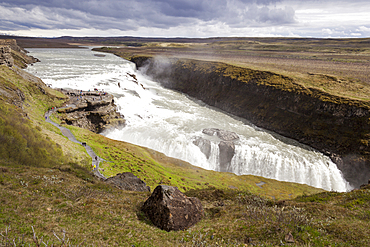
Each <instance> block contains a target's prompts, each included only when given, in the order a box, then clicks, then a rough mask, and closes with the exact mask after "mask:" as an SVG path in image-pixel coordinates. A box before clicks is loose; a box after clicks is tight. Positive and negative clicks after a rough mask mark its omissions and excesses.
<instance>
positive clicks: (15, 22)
mask: <svg viewBox="0 0 370 247" xmlns="http://www.w3.org/2000/svg"><path fill="white" fill-rule="evenodd" d="M0 33H1V34H10V35H23V36H35V37H58V36H142V37H220V36H238V37H260V36H263V37H273V36H294V37H320V38H327V37H354V38H362V37H370V1H369V0H281V1H280V0H6V1H2V0H0Z"/></svg>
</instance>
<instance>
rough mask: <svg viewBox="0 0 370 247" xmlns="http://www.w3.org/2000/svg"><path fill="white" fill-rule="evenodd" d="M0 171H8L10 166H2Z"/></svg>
mask: <svg viewBox="0 0 370 247" xmlns="http://www.w3.org/2000/svg"><path fill="white" fill-rule="evenodd" d="M0 172H4V173H5V172H8V168H6V167H0Z"/></svg>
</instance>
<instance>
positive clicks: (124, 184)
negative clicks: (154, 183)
mask: <svg viewBox="0 0 370 247" xmlns="http://www.w3.org/2000/svg"><path fill="white" fill-rule="evenodd" d="M106 182H107V183H110V184H113V185H115V186H116V187H118V188H120V189H122V190H130V191H150V187H149V186H147V185H146V183H145V182H144V181H142V180H141V179H140V178H138V177H136V176H135V175H134V174H132V173H131V172H123V173H118V174H117V175H116V176H114V177H110V178H107V180H106Z"/></svg>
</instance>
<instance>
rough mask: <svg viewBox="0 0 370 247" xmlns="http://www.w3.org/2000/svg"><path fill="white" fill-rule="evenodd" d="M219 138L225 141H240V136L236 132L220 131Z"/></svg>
mask: <svg viewBox="0 0 370 247" xmlns="http://www.w3.org/2000/svg"><path fill="white" fill-rule="evenodd" d="M217 136H218V137H219V138H220V139H222V140H224V141H236V140H239V136H238V135H237V134H236V133H235V132H231V131H227V130H219V131H218V132H217Z"/></svg>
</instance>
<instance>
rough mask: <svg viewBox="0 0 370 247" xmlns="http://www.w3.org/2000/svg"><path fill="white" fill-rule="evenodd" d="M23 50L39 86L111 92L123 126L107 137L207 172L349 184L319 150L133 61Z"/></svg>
mask: <svg viewBox="0 0 370 247" xmlns="http://www.w3.org/2000/svg"><path fill="white" fill-rule="evenodd" d="M29 51H30V53H31V55H32V56H34V57H37V58H39V59H40V60H41V61H42V62H41V63H36V64H35V65H34V66H30V67H29V68H28V69H27V70H28V71H29V72H30V73H33V74H35V75H36V76H38V77H40V78H41V79H42V80H43V81H44V82H45V83H47V84H51V85H52V86H53V87H62V88H73V89H82V90H89V89H93V88H98V89H100V90H104V91H106V92H108V93H111V94H113V95H114V96H115V102H116V104H117V106H118V109H119V111H120V113H121V114H122V115H124V116H125V119H126V123H127V125H126V127H125V128H123V129H114V130H109V131H107V132H104V133H102V134H103V135H105V136H107V137H109V138H112V139H116V140H121V141H126V142H130V143H133V144H136V145H140V146H145V147H148V148H151V149H154V150H157V151H159V152H162V153H164V154H166V155H167V156H170V157H174V158H178V159H181V160H184V161H187V162H189V163H191V164H192V165H195V166H199V167H202V168H205V169H209V170H215V171H223V170H226V171H230V172H233V173H235V174H238V175H242V174H250V175H258V176H262V177H266V178H272V179H277V180H280V181H288V182H296V183H303V184H308V185H311V186H314V187H318V188H323V189H326V190H335V191H347V190H349V189H351V188H350V186H349V185H348V183H347V182H346V181H345V180H344V178H343V176H342V174H341V172H340V171H339V170H338V168H337V167H336V165H335V164H334V163H333V162H332V161H331V160H330V159H329V158H328V157H326V156H325V155H323V154H321V153H319V152H317V151H315V150H313V149H312V148H309V147H307V146H304V145H302V144H299V143H297V142H296V141H294V140H290V139H287V138H284V137H281V136H279V135H277V134H274V133H270V132H268V131H265V130H262V129H260V128H258V127H256V126H254V125H252V124H250V123H248V122H247V121H246V120H244V119H240V118H238V117H235V116H232V115H230V114H226V113H224V112H222V111H219V110H217V109H214V108H212V107H209V106H207V105H205V104H203V103H202V102H200V101H198V100H195V99H191V98H189V97H187V96H186V95H183V94H181V93H178V92H174V91H171V90H168V89H165V88H163V87H161V86H160V84H159V83H157V82H155V81H152V80H150V79H149V78H147V77H146V76H145V75H143V74H141V73H140V72H138V71H136V70H135V65H134V64H133V63H130V62H128V61H125V60H123V59H120V58H118V57H116V56H114V55H112V54H107V56H106V57H97V56H93V52H92V51H91V50H89V49H73V50H71V49H29ZM209 128H214V129H219V130H225V131H228V132H232V133H235V134H236V135H237V136H238V139H235V140H233V141H232V142H230V141H226V142H224V140H222V139H220V138H219V137H218V136H217V135H208V134H205V133H204V130H205V129H209ZM221 142H223V143H222V144H220V143H221ZM220 154H221V155H220Z"/></svg>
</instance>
